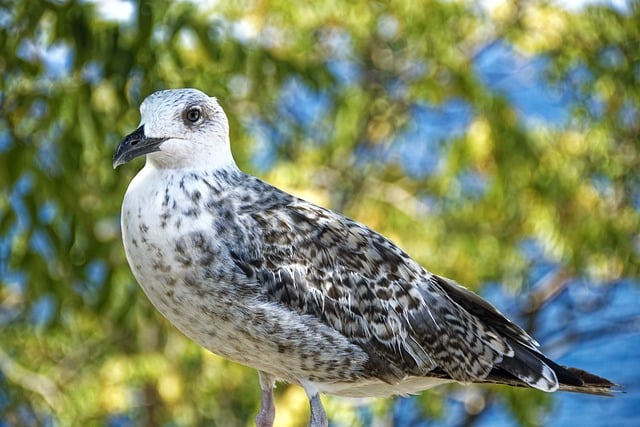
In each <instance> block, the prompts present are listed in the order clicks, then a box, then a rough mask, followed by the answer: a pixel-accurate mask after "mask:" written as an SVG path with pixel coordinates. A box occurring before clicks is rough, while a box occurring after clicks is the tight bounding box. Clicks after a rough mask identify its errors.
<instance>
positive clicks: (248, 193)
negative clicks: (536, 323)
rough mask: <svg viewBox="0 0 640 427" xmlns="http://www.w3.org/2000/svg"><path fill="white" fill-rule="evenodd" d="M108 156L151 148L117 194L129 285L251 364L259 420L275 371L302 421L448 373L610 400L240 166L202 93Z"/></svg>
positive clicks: (451, 290)
mask: <svg viewBox="0 0 640 427" xmlns="http://www.w3.org/2000/svg"><path fill="white" fill-rule="evenodd" d="M140 114H141V121H140V125H139V127H138V128H137V129H136V130H135V131H134V132H132V133H131V134H129V135H128V136H126V137H125V138H124V139H123V140H122V142H120V144H119V145H118V147H117V148H116V151H115V154H114V157H113V166H114V168H116V167H117V166H119V165H122V164H124V163H127V162H129V161H130V160H132V159H134V158H136V157H139V156H143V155H145V156H146V163H145V165H144V167H143V168H142V169H141V170H140V172H139V173H138V174H137V175H136V176H135V177H134V178H133V180H132V181H131V183H130V184H129V187H128V188H127V191H126V194H125V196H124V202H123V204H122V213H121V221H122V224H121V225H122V239H123V243H124V249H125V253H126V257H127V261H128V263H129V266H130V268H131V270H132V272H133V275H134V276H135V278H136V280H137V282H138V283H139V284H140V286H141V287H142V289H143V291H144V292H145V294H146V295H147V297H148V298H149V300H150V301H151V303H152V304H153V305H154V306H155V308H156V309H157V310H158V311H159V312H160V313H161V314H162V315H163V316H164V317H166V318H167V319H168V320H169V322H171V324H173V325H174V326H175V327H176V328H178V329H179V330H180V331H181V332H183V333H184V334H185V335H186V336H187V337H189V338H190V339H192V340H193V341H195V342H196V343H198V344H199V345H201V346H202V347H204V348H205V349H207V350H209V351H211V352H213V353H216V354H218V355H220V356H222V357H224V358H227V359H229V360H232V361H235V362H237V363H240V364H243V365H246V366H249V367H252V368H255V369H257V370H258V373H259V379H260V387H261V391H262V394H261V405H260V409H259V412H258V414H257V416H256V425H257V426H258V427H271V426H273V423H274V419H275V404H274V397H273V389H274V387H275V383H276V381H284V382H287V383H290V384H295V385H298V386H301V387H303V388H304V390H305V392H306V394H307V396H308V398H309V404H310V419H309V424H308V425H309V426H310V427H326V426H327V425H328V420H327V416H326V413H325V411H324V409H323V407H322V403H321V401H320V394H323V393H326V394H331V395H337V396H350V397H385V396H393V395H408V394H415V393H419V392H421V391H422V390H425V389H427V388H430V387H433V386H437V385H439V384H444V383H449V382H459V383H498V384H506V385H509V386H518V387H529V388H534V389H538V390H542V391H544V392H553V391H556V390H567V391H573V392H579V393H588V394H596V395H610V394H611V391H612V388H613V387H614V386H615V384H613V383H612V382H610V381H609V380H606V379H604V378H601V377H598V376H596V375H593V374H590V373H588V372H586V371H583V370H580V369H576V368H567V367H562V366H560V365H558V364H557V363H555V362H553V361H552V360H551V359H549V358H547V357H546V356H545V355H544V354H542V353H541V351H540V350H539V349H538V347H539V345H538V343H537V342H536V341H535V340H534V339H533V338H531V337H530V336H529V335H528V334H527V333H526V332H525V331H524V330H523V329H521V328H520V327H518V326H517V325H515V324H514V323H512V322H511V321H510V320H509V319H507V318H506V317H505V316H504V315H502V313H500V312H499V311H498V310H497V309H496V308H494V307H493V306H492V305H491V304H490V303H488V302H487V301H485V300H483V299H482V298H480V297H479V296H478V295H476V294H475V293H473V292H471V291H469V290H467V289H466V288H464V287H462V286H461V285H459V284H458V283H456V282H455V281H453V280H450V279H447V278H444V277H441V276H438V275H436V274H433V273H431V272H429V271H427V270H426V269H425V268H424V267H422V266H421V265H420V264H418V263H417V262H416V261H414V260H413V259H412V258H411V257H410V256H409V255H407V253H406V252H404V251H403V250H402V249H400V248H399V247H398V246H397V245H396V244H394V243H393V242H391V241H390V240H389V239H387V238H386V237H384V236H382V235H381V234H378V233H377V232H375V231H373V230H371V229H370V228H368V227H366V226H364V225H362V224H360V223H358V222H356V221H353V220H351V219H349V218H347V217H345V216H343V215H341V214H339V213H336V212H333V211H331V210H328V209H325V208H322V207H320V206H317V205H315V204H312V203H309V202H307V201H305V200H302V199H300V198H298V197H295V196H293V195H291V194H288V193H286V192H284V191H282V190H280V189H278V188H276V187H274V186H272V185H270V184H268V183H266V182H264V181H262V180H260V179H258V178H256V177H253V176H251V175H248V174H246V173H244V172H242V171H241V170H240V169H239V168H238V167H237V165H236V163H235V161H234V159H233V155H232V152H231V144H230V141H229V124H228V121H227V117H226V115H225V113H224V111H223V110H222V108H221V107H220V105H219V103H218V101H217V99H216V98H215V97H210V96H208V95H206V94H204V93H203V92H201V91H199V90H197V89H174V90H163V91H159V92H155V93H153V94H151V95H150V96H148V97H147V98H146V99H145V100H144V101H143V102H142V105H141V106H140Z"/></svg>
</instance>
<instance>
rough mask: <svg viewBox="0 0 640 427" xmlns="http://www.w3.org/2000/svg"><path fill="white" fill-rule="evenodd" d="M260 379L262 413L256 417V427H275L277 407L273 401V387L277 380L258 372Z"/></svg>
mask: <svg viewBox="0 0 640 427" xmlns="http://www.w3.org/2000/svg"><path fill="white" fill-rule="evenodd" d="M258 376H259V377H260V390H262V396H261V397H260V412H258V415H257V416H256V427H273V420H274V419H275V418H276V405H275V403H274V401H273V387H274V385H275V383H276V379H275V377H274V376H273V375H270V374H267V373H266V372H262V371H258Z"/></svg>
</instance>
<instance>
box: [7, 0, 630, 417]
mask: <svg viewBox="0 0 640 427" xmlns="http://www.w3.org/2000/svg"><path fill="white" fill-rule="evenodd" d="M0 49H1V50H2V54H1V55H0V73H1V74H2V78H1V83H0V426H3V427H4V426H21V425H24V426H32V425H44V426H74V425H85V426H89V425H90V426H94V425H95V426H117V427H120V426H134V425H135V426H137V425H141V426H204V425H208V426H211V425H219V426H248V425H251V424H252V423H253V417H254V416H255V414H256V412H257V409H258V405H259V385H258V380H257V375H256V373H255V372H254V371H252V370H251V369H247V368H244V367H241V366H239V365H236V364H234V363H231V362H228V361H225V360H222V359H221V358H219V357H217V356H214V355H212V354H210V353H208V352H206V351H204V350H202V349H201V348H199V347H198V346H196V345H195V344H193V343H191V342H189V341H188V340H187V339H185V338H184V337H183V336H182V335H181V334H180V333H178V332H177V331H176V330H175V329H174V328H172V327H171V326H170V325H169V324H168V323H167V322H166V321H165V320H164V319H163V318H161V317H160V316H159V315H158V314H157V313H156V312H155V311H154V309H153V308H152V307H151V305H150V303H149V302H148V301H147V299H146V298H145V296H144V295H143V293H142V291H141V290H140V289H139V287H138V286H137V284H136V283H135V281H134V279H133V276H132V275H131V273H130V271H129V268H128V267H127V264H126V261H125V257H124V252H123V248H122V244H121V241H120V230H119V208H120V203H121V200H122V196H123V194H124V191H125V189H126V186H127V183H128V182H129V181H130V179H131V178H132V177H133V175H134V174H135V173H136V171H137V170H138V169H139V168H140V167H141V165H142V160H137V161H135V162H133V163H132V164H130V165H127V166H126V167H122V168H119V169H118V170H117V171H114V170H113V169H112V166H111V158H112V153H113V150H114V148H115V146H116V144H117V143H118V141H119V140H120V139H121V138H122V137H123V136H124V135H126V134H127V133H129V132H130V131H132V130H133V129H135V128H136V126H137V124H138V120H139V114H138V111H137V108H138V106H139V104H140V102H141V101H142V99H143V98H144V97H145V96H146V95H148V94H150V93H151V92H153V91H155V90H158V89H166V88H177V87H184V86H189V87H197V88H199V89H201V90H203V91H205V92H207V93H209V94H211V95H215V96H217V97H218V98H219V100H220V103H221V104H222V105H223V107H224V108H225V110H226V111H227V113H228V115H229V118H230V124H231V138H232V144H233V151H234V154H235V157H236V159H237V161H238V163H239V165H240V166H241V167H242V168H243V169H244V170H246V171H248V172H251V173H253V174H256V175H258V176H260V177H262V178H264V179H266V180H267V181H270V182H272V183H274V184H276V185H278V186H280V187H282V188H284V189H286V190H288V191H290V192H293V193H295V194H297V195H299V196H302V197H304V198H307V199H309V200H311V201H314V202H317V203H320V204H322V205H324V206H326V207H329V208H331V209H334V210H337V211H340V212H343V213H345V214H347V215H348V216H350V217H353V218H355V219H357V220H359V221H361V222H363V223H365V224H367V225H368V226H370V227H372V228H374V229H376V230H378V231H380V232H382V233H383V234H385V235H387V236H389V237H390V238H392V239H393V240H394V241H396V242H397V243H398V244H400V246H402V247H403V248H404V249H406V250H407V251H408V252H409V253H410V254H411V255H412V256H414V257H415V258H416V259H418V260H419V261H420V262H421V263H422V264H423V265H425V266H426V267H427V268H429V269H430V270H432V271H434V272H436V273H439V274H442V275H445V276H448V277H451V278H454V279H456V280H458V281H459V282H461V283H463V284H465V285H466V286H468V287H470V288H471V289H473V290H475V291H476V292H479V293H480V294H482V295H483V296H485V297H486V298H488V299H489V300H490V301H492V302H493V303H494V304H496V305H497V306H498V307H499V308H500V309H501V310H502V311H503V312H505V313H506V314H508V315H509V316H511V317H513V318H514V319H516V320H517V322H518V323H520V324H521V325H524V326H525V327H526V328H527V330H528V331H530V332H531V333H532V334H533V335H534V336H535V337H536V338H537V339H538V340H539V341H540V342H541V345H542V348H543V350H544V351H545V352H547V353H548V354H549V355H550V356H552V357H554V358H556V359H558V361H559V362H560V363H562V364H570V365H579V366H580V367H582V368H585V369H588V370H591V371H593V372H595V373H598V374H600V375H603V376H606V377H609V378H610V379H612V380H613V381H615V382H617V383H620V384H622V385H624V389H625V393H624V394H618V395H617V396H616V397H615V398H613V399H607V398H599V397H590V396H580V395H571V394H555V395H548V394H544V393H540V392H536V391H531V390H519V389H518V390H516V389H508V388H506V387H493V386H468V387H464V386H459V385H451V386H445V387H440V388H436V389H433V390H429V391H426V392H424V393H422V394H421V395H419V396H415V397H411V398H397V399H380V400H366V399H365V400H351V399H341V398H331V397H326V398H323V400H324V402H325V406H326V407H327V411H328V413H329V417H330V418H331V425H332V426H442V425H457V426H520V425H522V426H537V425H554V426H575V425H581V426H597V425H616V426H631V425H634V426H637V425H640V385H639V382H640V373H639V372H640V370H639V369H638V368H639V367H640V356H639V353H640V351H639V350H640V292H639V287H638V285H639V281H638V273H639V270H640V235H639V230H640V187H639V184H640V175H639V171H640V2H638V1H619V2H616V3H613V4H608V3H603V2H585V1H576V2H571V1H565V2H561V1H556V2H554V1H550V2H549V1H526V0H523V1H517V2H510V1H500V0H493V1H481V2H474V1H461V0H442V1H435V0H433V1H428V0H420V1H418V0H396V1H393V2H386V1H371V0H353V1H339V0H327V1H323V2H294V1H287V0H241V1H233V2H231V1H190V2H184V1H164V0H161V1H153V2H151V1H106V0H103V1H73V0H57V1H54V0H50V1H1V2H0ZM307 417H308V404H307V401H306V397H305V396H304V393H303V391H302V390H301V389H299V388H298V387H289V386H286V385H280V386H279V387H278V389H277V418H276V423H277V425H278V426H301V425H304V423H305V422H306V419H307Z"/></svg>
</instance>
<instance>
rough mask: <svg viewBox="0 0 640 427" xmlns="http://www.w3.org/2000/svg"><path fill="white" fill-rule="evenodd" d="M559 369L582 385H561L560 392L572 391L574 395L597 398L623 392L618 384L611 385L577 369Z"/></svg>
mask: <svg viewBox="0 0 640 427" xmlns="http://www.w3.org/2000/svg"><path fill="white" fill-rule="evenodd" d="M561 368H562V369H563V370H565V371H567V372H570V373H571V374H572V375H573V376H575V377H577V378H579V379H580V381H581V382H582V384H581V385H574V384H563V383H561V384H560V390H563V391H572V392H575V393H586V394H595V395H598V396H613V395H614V394H615V393H620V392H623V391H622V390H621V387H620V386H619V385H618V384H616V383H613V382H611V381H609V380H608V379H606V378H602V377H599V376H597V375H595V374H592V373H590V372H587V371H585V370H582V369H578V368H571V367H567V366H562V367H561Z"/></svg>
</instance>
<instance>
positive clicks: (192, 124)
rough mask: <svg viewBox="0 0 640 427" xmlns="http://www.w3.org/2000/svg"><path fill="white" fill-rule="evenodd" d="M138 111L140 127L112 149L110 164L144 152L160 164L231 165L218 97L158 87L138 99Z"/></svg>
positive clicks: (226, 128) (226, 127)
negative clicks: (143, 97)
mask: <svg viewBox="0 0 640 427" xmlns="http://www.w3.org/2000/svg"><path fill="white" fill-rule="evenodd" d="M140 115H141V119H140V125H139V126H138V129H136V130H135V131H134V132H132V133H130V134H129V135H127V136H126V137H125V139H123V140H122V141H121V142H120V144H119V145H118V147H117V148H116V152H115V154H114V156H113V167H114V168H115V167H118V166H119V165H121V164H124V163H128V162H129V161H130V160H132V159H134V158H136V157H139V156H142V155H147V161H148V162H151V163H152V164H154V166H156V167H159V168H171V169H203V168H204V169H208V170H215V169H220V168H224V167H229V166H235V162H234V160H233V156H232V155H231V147H230V143H229V123H228V121H227V116H226V115H225V113H224V111H223V110H222V107H220V105H219V104H218V101H217V100H216V98H213V97H209V96H207V95H206V94H204V93H202V92H200V91H199V90H197V89H173V90H162V91H159V92H155V93H153V94H151V95H149V96H148V97H147V98H146V99H145V100H144V101H143V102H142V105H141V106H140Z"/></svg>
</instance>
